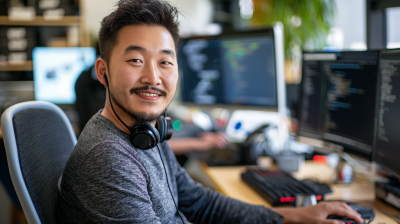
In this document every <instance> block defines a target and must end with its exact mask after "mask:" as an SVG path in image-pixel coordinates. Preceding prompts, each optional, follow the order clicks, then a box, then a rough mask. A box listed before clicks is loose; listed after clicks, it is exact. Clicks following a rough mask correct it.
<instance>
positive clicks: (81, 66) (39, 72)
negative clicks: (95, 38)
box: [32, 47, 96, 104]
mask: <svg viewBox="0 0 400 224" xmlns="http://www.w3.org/2000/svg"><path fill="white" fill-rule="evenodd" d="M32 59H33V81H34V89H35V99H36V100H43V101H48V102H51V103H55V104H74V103H75V101H76V94H75V83H76V80H77V79H78V77H79V76H80V74H81V73H82V72H83V71H85V70H87V69H89V68H90V67H92V66H93V65H94V63H95V61H96V51H95V49H94V48H91V47H66V48H57V47H54V48H53V47H36V48H35V49H33V52H32Z"/></svg>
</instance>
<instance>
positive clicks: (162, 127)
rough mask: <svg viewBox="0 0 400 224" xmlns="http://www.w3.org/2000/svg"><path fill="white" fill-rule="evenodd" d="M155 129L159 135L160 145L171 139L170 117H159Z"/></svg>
mask: <svg viewBox="0 0 400 224" xmlns="http://www.w3.org/2000/svg"><path fill="white" fill-rule="evenodd" d="M156 128H157V130H158V132H159V133H160V143H161V142H163V141H166V140H169V139H171V136H172V132H173V127H172V120H171V118H170V117H163V116H159V117H158V118H157V122H156Z"/></svg>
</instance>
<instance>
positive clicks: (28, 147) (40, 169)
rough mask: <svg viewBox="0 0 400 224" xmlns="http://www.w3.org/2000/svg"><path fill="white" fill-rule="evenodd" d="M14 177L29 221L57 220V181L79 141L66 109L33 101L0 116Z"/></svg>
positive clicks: (12, 177)
mask: <svg viewBox="0 0 400 224" xmlns="http://www.w3.org/2000/svg"><path fill="white" fill-rule="evenodd" d="M1 127H2V131H3V138H4V145H5V148H6V151H7V161H8V166H9V169H10V174H11V179H12V181H13V185H14V187H15V190H16V192H17V195H18V198H19V200H20V202H21V205H22V208H23V210H24V212H25V215H26V217H27V220H28V222H29V223H44V224H46V223H56V222H57V221H56V212H55V201H56V197H57V182H58V179H59V177H60V176H61V174H62V171H63V169H64V166H65V163H66V161H67V159H68V157H69V155H70V153H71V152H72V149H73V148H74V146H75V144H76V137H75V134H74V132H73V129H72V126H71V123H70V122H69V120H68V118H67V117H66V115H65V113H64V112H63V111H62V110H61V109H60V108H59V107H57V106H56V105H54V104H51V103H47V102H40V101H33V102H25V103H20V104H16V105H14V106H12V107H10V108H8V109H7V110H6V111H5V112H4V113H3V115H2V117H1Z"/></svg>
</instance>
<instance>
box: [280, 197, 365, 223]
mask: <svg viewBox="0 0 400 224" xmlns="http://www.w3.org/2000/svg"><path fill="white" fill-rule="evenodd" d="M272 210H274V211H275V212H277V213H279V214H280V215H282V216H283V218H284V219H283V223H307V224H343V222H342V221H339V220H334V219H329V220H328V219H326V218H327V217H328V216H329V215H339V216H346V217H349V218H351V219H353V220H355V221H357V222H358V223H362V222H363V219H362V218H361V215H360V214H359V213H357V212H356V211H354V210H353V209H352V208H350V207H349V206H348V205H347V204H346V203H342V202H321V203H318V204H317V205H314V206H307V207H301V208H273V209H272Z"/></svg>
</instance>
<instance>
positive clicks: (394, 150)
mask: <svg viewBox="0 0 400 224" xmlns="http://www.w3.org/2000/svg"><path fill="white" fill-rule="evenodd" d="M378 83H379V89H378V93H379V96H378V100H377V111H376V118H377V119H376V128H375V147H374V160H375V161H376V162H377V163H378V164H380V165H382V166H383V167H385V168H386V169H388V170H389V171H391V173H392V174H394V175H395V176H397V178H400V161H399V158H400V134H399V133H400V132H399V127H400V119H399V115H400V97H397V96H400V50H383V51H382V52H381V55H380V72H379V80H378Z"/></svg>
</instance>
